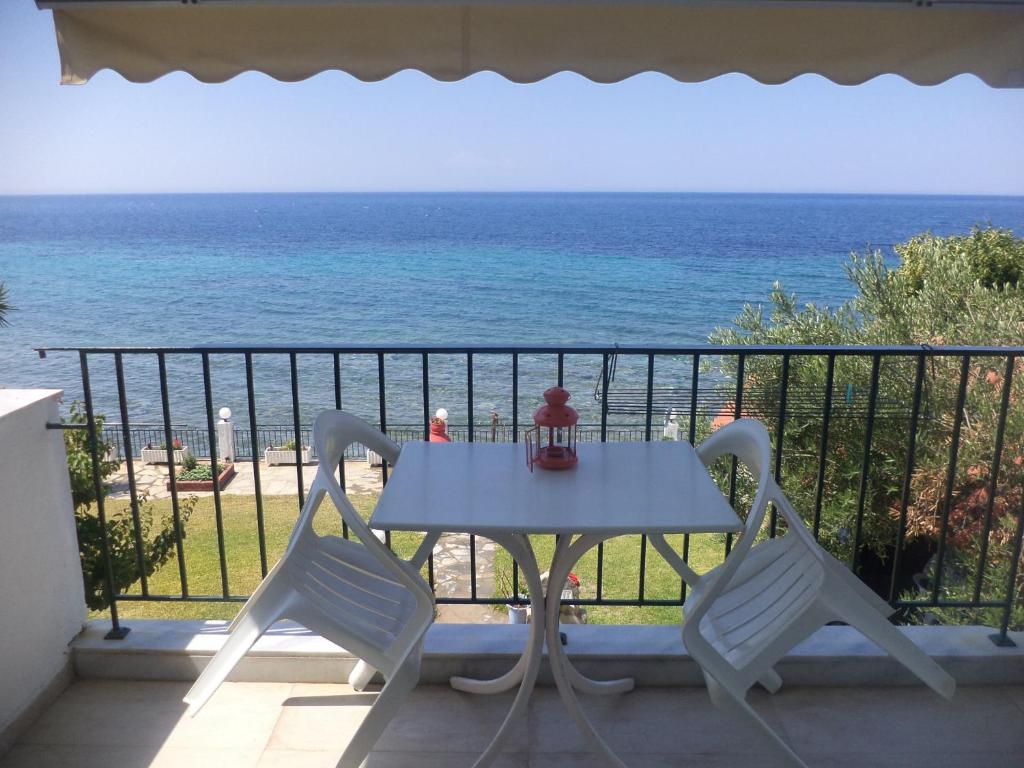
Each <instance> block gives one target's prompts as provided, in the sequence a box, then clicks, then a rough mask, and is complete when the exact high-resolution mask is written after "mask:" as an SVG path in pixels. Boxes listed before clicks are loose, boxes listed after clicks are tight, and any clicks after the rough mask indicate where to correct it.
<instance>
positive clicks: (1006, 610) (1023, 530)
mask: <svg viewBox="0 0 1024 768" xmlns="http://www.w3.org/2000/svg"><path fill="white" fill-rule="evenodd" d="M1022 544H1024V501H1022V502H1021V507H1020V511H1019V512H1018V513H1017V533H1016V535H1015V537H1014V544H1013V559H1012V560H1010V579H1009V583H1008V584H1007V585H1006V604H1005V605H1004V606H1003V621H1002V623H1001V624H1000V625H999V633H998V634H995V635H990V636H989V637H991V639H992V642H993V643H995V644H996V645H998V646H999V647H1000V648H1014V647H1016V645H1017V644H1016V643H1015V642H1013V640H1011V639H1010V636H1009V635H1007V631H1008V630H1009V628H1010V617H1011V616H1012V615H1013V604H1014V603H1015V602H1016V597H1017V569H1018V567H1019V566H1020V556H1021V546H1022Z"/></svg>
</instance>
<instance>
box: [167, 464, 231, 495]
mask: <svg viewBox="0 0 1024 768" xmlns="http://www.w3.org/2000/svg"><path fill="white" fill-rule="evenodd" d="M234 476H235V465H234V464H227V465H225V466H224V469H222V470H221V471H220V474H219V475H217V490H219V491H222V490H224V486H225V485H227V484H228V483H230V482H231V478H233V477H234ZM174 483H175V486H176V487H177V489H178V490H179V491H212V490H213V483H214V481H213V480H178V479H177V478H175V480H174ZM164 486H165V487H166V488H167V490H168V491H169V490H171V481H170V480H167V481H166V482H165V483H164Z"/></svg>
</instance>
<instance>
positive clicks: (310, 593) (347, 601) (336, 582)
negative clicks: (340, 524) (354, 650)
mask: <svg viewBox="0 0 1024 768" xmlns="http://www.w3.org/2000/svg"><path fill="white" fill-rule="evenodd" d="M296 549H297V551H296V555H299V556H296V557H290V558H288V559H287V561H286V562H285V563H283V570H284V571H285V573H286V574H287V578H288V580H289V581H290V582H291V584H292V586H293V588H294V589H295V591H296V592H297V593H298V594H299V595H301V596H302V597H303V598H305V599H306V601H307V602H308V604H309V605H308V606H307V608H313V609H314V610H316V611H318V612H320V613H322V614H323V615H324V617H325V618H326V619H328V620H329V621H330V622H331V623H337V624H341V625H343V626H344V627H345V629H346V631H348V632H351V633H352V634H353V635H356V636H357V637H359V638H360V639H361V640H363V641H364V642H366V643H367V644H368V645H371V646H374V647H377V648H387V647H389V646H390V645H391V643H392V642H393V641H394V639H395V638H396V637H397V636H398V635H399V634H400V633H401V631H402V630H403V629H404V628H405V626H406V625H407V624H408V623H409V620H410V619H411V618H412V617H413V615H414V613H415V611H416V598H415V596H414V595H413V594H412V593H411V592H410V591H409V590H408V589H407V588H406V587H405V586H404V585H402V584H400V583H398V582H397V581H396V580H395V577H394V575H393V574H392V573H391V572H389V571H388V570H387V569H386V567H385V566H384V565H383V564H382V563H381V562H380V560H379V559H378V558H377V557H375V556H374V555H373V553H371V552H369V551H368V550H367V549H366V547H364V546H362V545H361V544H358V543H356V542H353V541H348V540H346V539H343V538H340V537H338V536H317V535H315V534H312V533H310V534H307V535H305V536H302V537H301V538H300V539H299V541H298V542H297V548H296ZM310 628H311V629H315V628H313V627H310Z"/></svg>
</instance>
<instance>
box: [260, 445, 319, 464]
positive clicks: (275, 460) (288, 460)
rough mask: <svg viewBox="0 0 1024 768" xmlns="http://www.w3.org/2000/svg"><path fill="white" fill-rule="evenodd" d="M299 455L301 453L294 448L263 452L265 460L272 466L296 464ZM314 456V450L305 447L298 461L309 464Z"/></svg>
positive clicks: (269, 449) (271, 449) (273, 449)
mask: <svg viewBox="0 0 1024 768" xmlns="http://www.w3.org/2000/svg"><path fill="white" fill-rule="evenodd" d="M297 453H299V452H298V451H296V450H295V449H294V448H267V449H266V450H265V451H263V460H264V461H265V462H266V463H267V464H268V465H270V466H272V465H274V464H295V463H296V458H297V457H296V454H297ZM312 454H313V451H312V449H310V448H309V446H305V447H304V448H303V449H302V451H301V456H300V457H298V460H300V461H301V462H302V463H303V464H309V461H310V457H311V456H312Z"/></svg>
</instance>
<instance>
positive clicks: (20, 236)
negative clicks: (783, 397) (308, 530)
mask: <svg viewBox="0 0 1024 768" xmlns="http://www.w3.org/2000/svg"><path fill="white" fill-rule="evenodd" d="M986 222H991V223H993V224H995V225H997V226H1002V227H1010V228H1012V229H1014V230H1015V231H1017V232H1024V198H1005V197H1003V198H1001V197H932V196H920V197H914V196H852V195H851V196H845V195H720V194H714V195H711V194H417V195H388V194H381V195H347V194H339V195H319V194H310V195H157V196H87V197H0V280H2V281H4V282H6V283H7V286H8V289H9V292H10V299H11V302H12V303H13V304H14V305H15V306H16V307H17V312H15V313H14V314H13V315H12V316H11V322H12V327H10V328H6V329H0V386H54V387H63V388H65V389H67V390H68V392H69V394H72V395H74V394H76V393H78V392H79V391H80V386H79V381H78V370H77V358H75V357H74V356H60V355H51V356H50V357H49V358H48V359H47V360H38V359H37V357H36V355H35V354H34V353H33V352H32V351H31V347H33V346H39V345H148V344H175V345H187V344H196V343H205V342H225V343H302V344H305V343H365V342H410V343H420V342H422V343H451V342H454V343H458V342H465V343H473V342H480V343H515V342H531V343H532V342H552V343H556V342H599V343H612V342H617V343H652V344H667V343H690V342H702V341H705V340H706V338H707V335H708V333H709V332H710V331H711V330H712V329H713V328H714V327H715V326H716V325H724V324H728V323H729V322H730V320H731V319H732V318H733V317H734V316H735V315H736V314H737V313H738V312H739V311H740V309H741V308H742V306H743V304H744V303H745V302H758V301H763V300H764V298H765V296H766V295H767V293H768V291H769V289H770V288H771V285H772V282H773V281H775V280H780V281H782V283H783V284H784V286H785V287H786V288H787V289H789V290H792V291H796V292H798V294H799V296H800V298H801V300H803V301H814V302H818V303H825V304H832V305H835V304H837V303H839V302H840V301H842V300H843V299H845V298H847V297H848V296H849V295H850V294H851V289H850V286H849V284H848V283H847V282H846V279H845V276H844V273H843V265H844V263H845V262H846V261H847V259H848V256H849V254H850V252H851V251H863V250H865V249H867V248H878V249H881V250H882V251H883V252H885V253H886V254H888V255H891V253H892V244H893V243H895V242H899V241H900V240H903V239H905V238H907V237H909V236H911V235H913V234H916V233H919V232H923V231H925V230H932V231H934V232H936V233H941V234H949V233H955V232H967V231H968V230H969V229H970V228H971V226H972V225H975V224H984V223H986ZM280 362H281V361H271V360H268V359H266V358H263V359H260V360H258V366H257V401H258V406H259V409H260V418H261V420H266V421H269V422H288V421H290V419H291V411H290V401H289V399H288V398H289V396H290V390H289V386H288V381H287V378H286V376H287V366H286V365H285V366H284V367H283V368H282V367H281V366H280V364H279V363H280ZM96 365H97V366H99V367H98V368H97V370H96V371H95V372H94V378H95V387H96V390H97V396H98V401H99V402H98V405H99V407H100V408H102V409H104V410H106V411H108V412H111V413H112V412H113V411H114V410H115V408H116V405H115V404H114V403H113V402H112V401H111V400H110V398H109V395H110V393H111V392H112V391H113V377H112V368H111V366H109V365H103V366H100V364H99V361H97V364H96ZM531 365H533V363H531V361H529V360H527V361H524V373H525V374H527V375H528V376H531V375H533V371H534V368H531ZM170 367H171V374H172V379H171V381H172V400H173V402H174V414H173V417H174V420H175V421H192V422H198V421H199V420H200V417H201V412H202V411H201V409H202V390H201V381H200V378H199V376H198V368H197V367H196V366H186V365H184V364H183V363H181V361H177V360H174V359H172V360H171V364H170ZM535 367H536V376H537V378H536V382H537V386H540V385H541V383H542V382H543V381H546V380H547V379H548V378H550V375H549V368H550V361H544V362H541V361H537V362H536V366H535ZM154 369H155V366H153V365H151V364H150V363H149V362H147V361H136V360H134V359H133V360H130V361H128V363H127V376H128V389H129V397H130V400H131V405H132V418H133V419H135V420H153V419H155V418H157V417H158V415H159V398H158V392H157V390H156V383H155V382H156V379H155V377H154V375H153V371H154ZM282 373H283V374H284V376H282ZM430 373H431V401H432V404H435V405H446V406H448V407H449V408H450V410H452V411H453V413H454V412H458V411H459V410H460V409H462V410H464V408H463V407H462V404H463V403H464V402H465V400H464V398H465V384H464V378H465V369H464V363H463V362H462V361H461V360H459V361H455V360H444V359H439V360H438V361H437V362H436V363H435V362H432V365H431V372H430ZM375 374H376V367H375V363H373V361H365V364H364V363H360V362H358V361H346V367H345V400H346V404H347V405H348V406H349V407H352V408H353V409H355V410H359V411H361V412H363V413H366V414H367V415H371V414H375V413H376V379H375V378H374V377H375ZM474 374H475V383H476V384H477V386H478V387H479V390H478V391H477V393H476V403H475V409H474V410H475V411H476V412H477V418H478V419H481V420H482V419H483V418H486V415H487V414H488V413H489V411H490V409H491V408H492V407H495V408H497V409H498V410H499V411H503V412H504V411H507V409H508V405H507V402H506V400H507V397H508V392H507V390H508V388H509V383H508V381H509V380H508V377H509V373H508V365H507V361H497V360H486V359H481V360H480V361H479V362H478V363H477V366H476V369H475V371H474ZM577 374H578V378H576V379H573V378H572V377H570V386H573V387H575V389H576V390H577V391H578V390H586V389H588V388H590V387H592V386H593V378H594V375H596V374H595V371H594V370H593V369H591V368H585V369H581V370H579V371H575V370H574V372H573V376H576V375H577ZM627 374H628V372H627ZM627 374H624V375H627ZM659 375H664V376H666V377H671V376H672V375H674V374H673V373H672V372H670V371H663V372H659ZM242 381H243V379H241V378H240V369H239V367H238V366H233V365H230V364H226V363H224V362H223V361H218V360H216V359H215V361H214V388H215V398H214V399H215V401H216V402H215V407H216V406H220V405H222V404H228V405H231V406H232V407H233V408H234V409H235V410H236V412H237V413H238V414H239V415H242V414H243V412H244V408H245V403H244V388H243V386H242ZM529 381H533V379H529ZM388 382H389V384H388V386H389V396H388V397H389V401H388V408H389V413H390V415H391V420H392V421H393V422H395V421H402V420H407V421H411V422H416V421H417V420H418V419H419V418H420V413H421V410H420V409H421V405H420V400H419V393H420V389H419V360H418V358H416V359H415V360H411V359H408V358H395V359H389V360H388ZM301 384H302V386H301V391H302V401H303V408H304V412H303V421H308V420H311V418H312V416H313V415H314V411H313V409H315V408H318V407H321V406H323V405H329V404H330V403H331V402H333V395H332V393H331V392H332V391H331V368H330V364H329V361H326V360H321V359H313V358H309V359H302V361H301ZM392 392H393V394H392ZM239 393H241V395H240V394H239ZM588 397H589V392H586V391H580V392H579V396H578V397H577V400H578V401H582V400H585V399H587V398H588Z"/></svg>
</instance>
